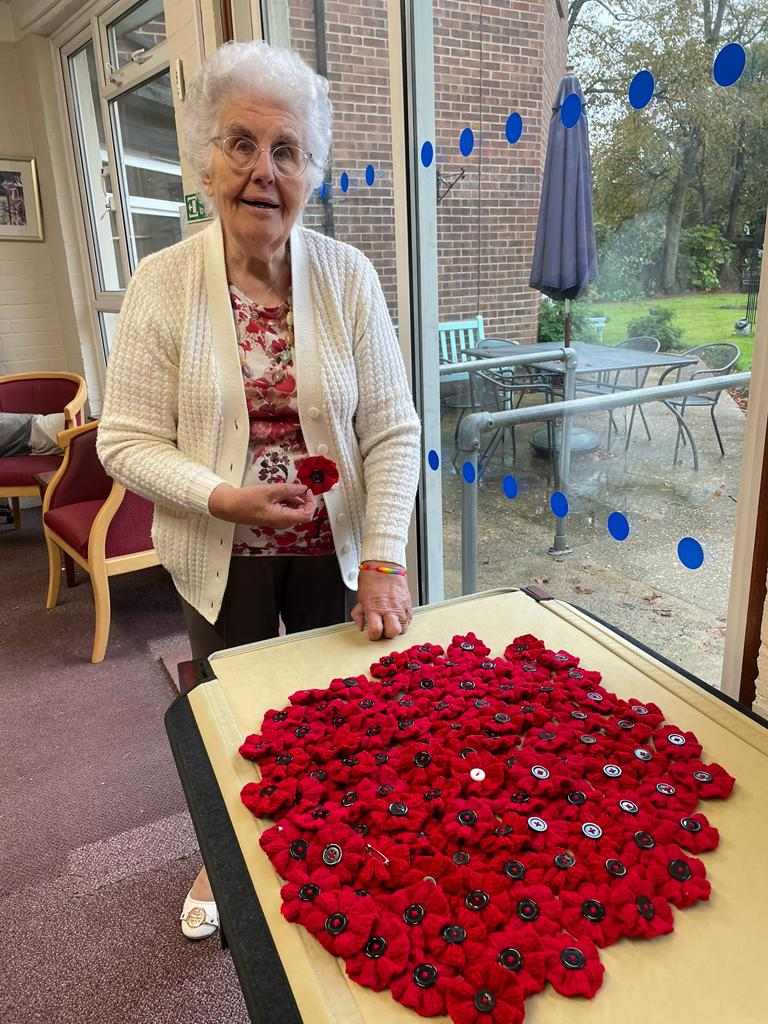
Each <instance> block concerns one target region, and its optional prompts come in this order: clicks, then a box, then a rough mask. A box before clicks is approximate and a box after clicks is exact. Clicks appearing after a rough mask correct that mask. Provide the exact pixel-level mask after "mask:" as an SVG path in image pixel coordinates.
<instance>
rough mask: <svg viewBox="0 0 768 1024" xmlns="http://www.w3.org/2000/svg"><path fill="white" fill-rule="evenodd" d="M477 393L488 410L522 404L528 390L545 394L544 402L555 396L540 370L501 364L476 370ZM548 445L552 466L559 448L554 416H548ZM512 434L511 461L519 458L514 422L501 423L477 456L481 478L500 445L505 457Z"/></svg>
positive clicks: (499, 409) (495, 410)
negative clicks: (556, 446) (535, 371)
mask: <svg viewBox="0 0 768 1024" xmlns="http://www.w3.org/2000/svg"><path fill="white" fill-rule="evenodd" d="M475 377H476V378H477V380H476V384H475V396H476V398H477V400H478V403H479V407H480V408H482V409H486V410H488V411H489V412H505V411H506V410H508V409H516V408H518V407H519V406H520V404H521V403H522V401H523V399H524V398H525V396H526V394H538V395H543V396H544V402H545V403H546V404H549V403H550V402H552V401H553V400H554V388H553V387H552V385H551V384H550V383H548V382H547V381H545V380H543V379H542V377H541V375H540V374H535V373H530V372H526V371H525V370H524V369H521V368H520V367H509V368H504V367H500V368H499V369H498V370H478V372H477V373H476V374H475ZM546 425H547V448H548V450H549V453H550V458H551V459H552V464H553V466H556V450H555V440H554V426H553V423H552V420H547V424H546ZM507 435H509V437H510V439H511V441H512V461H513V462H517V440H516V437H515V427H514V425H511V426H507V427H498V428H497V429H496V430H495V431H494V432H493V434H492V436H491V437H490V439H489V441H488V443H487V445H486V446H485V448H484V449H483V451H482V452H481V453H480V455H479V458H478V464H477V466H478V478H479V479H482V477H483V475H484V473H485V471H486V469H487V467H488V465H489V463H490V461H491V459H492V458H493V457H494V455H495V454H496V452H497V450H498V448H499V445H501V451H502V460H503V454H504V447H505V446H504V441H505V439H506V437H507Z"/></svg>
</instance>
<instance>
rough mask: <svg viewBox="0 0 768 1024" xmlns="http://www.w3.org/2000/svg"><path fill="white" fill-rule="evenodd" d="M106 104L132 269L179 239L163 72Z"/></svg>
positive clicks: (172, 136) (177, 183)
mask: <svg viewBox="0 0 768 1024" xmlns="http://www.w3.org/2000/svg"><path fill="white" fill-rule="evenodd" d="M110 106H111V113H112V118H113V122H114V126H115V141H116V151H117V155H118V161H119V166H120V168H121V171H122V181H123V183H124V190H125V195H126V198H127V207H128V210H127V212H128V227H129V232H128V244H129V251H130V254H131V263H132V265H133V266H134V267H135V266H136V264H137V263H138V262H139V260H140V259H141V258H142V257H143V256H147V255H148V254H149V253H152V252H156V251H157V250H158V249H162V248H164V247H165V246H167V245H173V243H174V242H178V241H180V239H181V225H180V222H179V203H181V202H182V200H183V198H184V193H183V189H182V184H181V166H180V163H179V146H178V142H177V139H176V122H175V119H174V114H173V102H172V99H171V83H170V74H169V72H167V71H165V72H163V74H161V75H158V76H157V78H153V79H151V80H150V81H149V82H144V83H143V84H142V85H140V86H138V87H137V88H135V89H131V90H129V91H128V92H126V93H123V94H122V95H120V96H119V97H118V98H117V99H115V100H113V101H112V103H111V105H110Z"/></svg>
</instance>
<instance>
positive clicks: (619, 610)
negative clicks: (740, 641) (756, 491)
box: [428, 379, 746, 685]
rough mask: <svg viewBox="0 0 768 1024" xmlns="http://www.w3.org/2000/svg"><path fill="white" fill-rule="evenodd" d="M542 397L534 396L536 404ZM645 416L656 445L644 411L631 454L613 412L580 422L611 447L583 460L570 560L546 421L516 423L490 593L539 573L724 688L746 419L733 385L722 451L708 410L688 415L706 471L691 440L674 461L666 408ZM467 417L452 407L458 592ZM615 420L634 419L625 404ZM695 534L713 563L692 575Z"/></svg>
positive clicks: (721, 413)
mask: <svg viewBox="0 0 768 1024" xmlns="http://www.w3.org/2000/svg"><path fill="white" fill-rule="evenodd" d="M648 383H649V385H650V384H651V383H655V381H654V380H652V379H649V381H648ZM535 402H536V399H535V398H533V397H531V399H530V401H529V404H534V403H535ZM645 412H646V417H647V419H648V424H649V426H650V430H651V435H652V441H650V442H649V441H648V440H647V438H646V436H645V432H644V430H643V428H642V423H641V422H640V419H639V417H636V418H635V426H634V430H633V433H632V443H631V446H630V449H629V451H628V453H626V454H625V452H624V438H623V437H619V438H618V439H617V438H615V436H614V440H613V445H612V451H611V452H608V451H607V448H606V443H607V427H608V414H607V412H602V413H593V414H591V415H590V416H588V417H577V418H576V421H575V422H576V424H577V425H578V426H581V427H584V428H586V429H589V430H592V431H594V432H595V433H597V434H598V435H599V437H600V440H601V446H600V448H598V449H597V450H596V451H595V452H593V453H591V454H583V455H576V456H574V459H573V464H572V472H571V486H570V489H569V495H568V497H569V504H570V512H569V515H568V517H567V520H566V525H567V530H568V539H569V542H570V545H571V548H572V552H571V554H569V555H567V556H565V557H562V558H553V557H552V556H550V555H549V554H548V553H547V551H548V548H549V547H550V545H551V544H552V540H553V537H554V522H555V520H554V517H553V516H552V514H551V512H550V509H549V495H550V494H551V492H552V490H553V480H552V475H551V471H550V465H549V460H548V459H547V458H545V457H542V456H541V455H539V454H537V453H536V452H535V451H534V449H533V448H532V446H531V445H530V443H529V442H530V438H531V435H532V434H533V433H534V432H535V431H536V430H537V429H540V426H541V424H526V425H524V426H522V427H518V428H517V464H516V465H514V464H513V463H512V457H511V446H508V450H507V453H506V457H505V458H504V460H503V461H502V458H501V457H500V455H499V457H497V458H496V459H495V461H494V462H493V463H492V464H491V465H490V466H489V468H488V470H487V472H486V474H485V476H484V478H483V480H482V481H481V482H480V484H479V522H478V532H479V545H478V590H485V589H489V588H491V587H499V586H517V585H524V584H527V583H532V582H534V581H536V580H538V581H540V582H542V583H543V584H545V585H546V587H547V588H548V589H549V590H550V592H551V593H553V594H554V595H555V596H556V597H558V598H562V599H564V600H566V601H571V602H573V603H574V604H577V605H580V606H581V607H583V608H585V609H586V610H588V611H590V612H593V613H594V614H596V615H598V616H600V617H601V618H604V619H606V620H607V621H609V622H611V623H612V624H614V625H615V626H617V627H618V628H620V629H623V630H625V631H626V632H628V633H630V634H632V635H633V636H634V637H636V638H637V639H638V640H640V641H642V642H644V643H646V644H648V645H649V646H650V647H652V648H654V649H655V650H657V651H659V652H660V653H662V654H664V655H665V656H667V657H669V658H671V659H672V660H674V661H676V662H678V663H679V664H680V665H682V666H684V667H686V668H688V669H689V670H690V671H692V672H695V673H696V674H697V675H699V676H700V677H701V678H703V679H705V680H706V681H707V682H710V683H713V684H714V685H719V683H720V672H721V664H722V655H723V645H724V638H725V623H726V612H727V604H728V589H729V585H730V575H731V556H732V549H733V538H734V531H735V521H736V500H737V490H738V483H739V475H740V470H741V456H742V448H743V436H744V428H745V424H746V417H745V415H744V413H743V412H742V410H741V409H740V408H739V406H738V405H737V404H736V402H734V400H733V399H732V398H731V396H730V395H729V394H728V393H727V392H724V393H723V394H722V396H721V398H720V403H719V405H718V410H717V421H718V425H719V427H720V433H721V435H722V438H723V443H724V445H725V450H726V456H725V458H722V457H721V455H720V450H719V448H718V446H717V441H716V439H715V435H714V432H713V430H712V424H711V421H710V418H709V411H708V410H707V409H692V410H689V412H688V413H687V414H686V420H687V422H689V424H690V427H691V430H692V432H693V435H694V438H695V441H696V446H697V449H698V453H699V463H700V468H699V471H698V472H694V470H693V469H692V461H691V456H690V451H689V450H688V449H687V448H685V449H683V450H682V456H681V460H680V462H679V463H678V465H677V466H676V467H673V465H672V456H673V452H674V445H675V434H676V421H675V419H674V417H673V416H672V414H671V413H670V412H669V411H668V410H667V409H666V408H665V407H664V406H663V405H662V404H661V403H658V402H655V403H653V404H650V405H647V406H645ZM456 416H457V412H456V411H455V410H454V409H451V408H447V407H445V404H444V407H443V415H442V433H443V437H442V441H443V448H442V466H441V472H442V478H443V526H444V546H445V550H444V566H445V592H446V597H452V596H456V595H457V594H460V593H461V569H460V566H461V486H462V480H461V477H460V476H458V475H457V474H456V473H454V471H453V470H452V468H451V457H452V454H453V431H454V427H455V423H456ZM627 416H629V412H628V414H627ZM615 417H616V421H617V423H618V424H619V426H620V427H621V426H622V425H623V411H622V410H618V411H617V412H616V413H615ZM428 472H429V470H428ZM506 474H511V475H513V476H514V477H515V479H516V480H517V483H518V488H519V492H518V496H517V498H515V499H514V500H509V499H507V498H506V497H505V496H504V494H503V492H502V490H501V481H502V478H503V476H504V475H506ZM613 511H620V512H623V513H624V514H625V515H626V517H627V519H628V520H629V523H630V530H631V532H630V535H629V537H628V539H627V540H626V541H624V542H618V541H616V540H614V539H613V538H612V537H611V535H610V534H609V533H608V530H607V528H606V520H607V517H608V515H609V514H610V513H611V512H613ZM685 536H690V537H695V538H696V539H697V540H698V541H699V543H700V544H701V545H702V547H703V549H704V564H703V565H702V567H701V568H700V569H697V570H690V569H687V568H685V567H684V566H683V565H682V564H681V563H680V562H679V560H678V558H677V543H678V541H679V540H680V538H682V537H685Z"/></svg>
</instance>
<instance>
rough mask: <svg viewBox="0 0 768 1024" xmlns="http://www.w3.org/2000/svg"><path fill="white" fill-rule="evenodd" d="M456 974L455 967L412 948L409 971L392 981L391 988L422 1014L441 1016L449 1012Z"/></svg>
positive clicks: (405, 1003) (404, 1001)
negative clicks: (421, 956)
mask: <svg viewBox="0 0 768 1024" xmlns="http://www.w3.org/2000/svg"><path fill="white" fill-rule="evenodd" d="M455 977H456V975H455V973H454V971H453V969H452V968H450V967H444V966H443V965H442V964H440V965H438V964H433V963H432V962H431V961H429V960H427V959H420V958H419V957H418V953H417V951H416V950H413V949H412V951H411V956H410V960H409V962H408V964H407V968H406V970H405V972H404V973H403V974H401V975H399V976H398V977H397V978H395V979H394V980H393V981H392V983H391V985H390V990H391V992H392V995H393V996H394V998H395V999H396V1000H397V1001H398V1003H402V1004H403V1006H407V1007H409V1008H410V1009H411V1010H415V1011H416V1013H418V1014H419V1015H420V1016H421V1017H439V1016H441V1014H444V1013H445V1010H446V1005H447V994H448V987H449V985H450V983H451V981H452V980H453V979H454V978H455Z"/></svg>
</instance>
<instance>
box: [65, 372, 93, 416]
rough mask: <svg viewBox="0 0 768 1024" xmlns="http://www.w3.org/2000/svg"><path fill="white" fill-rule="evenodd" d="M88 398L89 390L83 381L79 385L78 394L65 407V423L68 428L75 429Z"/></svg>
mask: <svg viewBox="0 0 768 1024" xmlns="http://www.w3.org/2000/svg"><path fill="white" fill-rule="evenodd" d="M87 397H88V389H87V387H86V384H85V381H84V380H81V381H80V384H79V385H78V388H77V392H76V393H75V397H74V398H73V399H72V400H71V401H69V402H67V404H66V405H65V406H64V422H65V423H66V425H67V427H74V426H76V425H77V421H78V417H79V415H80V413H81V412H82V411H83V407H84V406H85V401H86V399H87Z"/></svg>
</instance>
